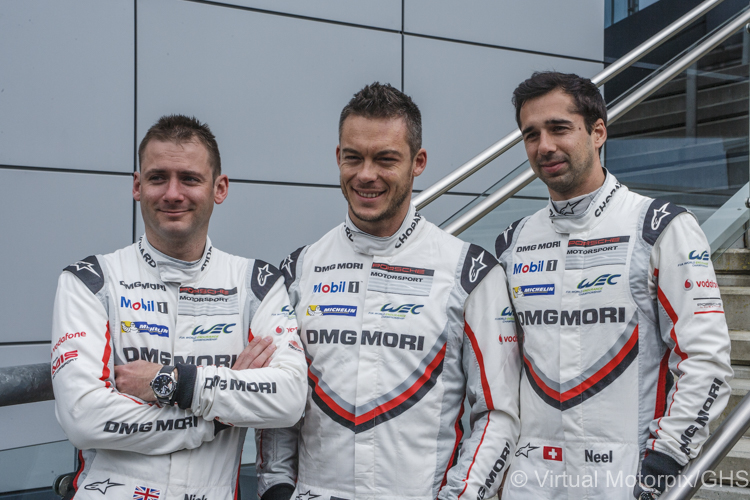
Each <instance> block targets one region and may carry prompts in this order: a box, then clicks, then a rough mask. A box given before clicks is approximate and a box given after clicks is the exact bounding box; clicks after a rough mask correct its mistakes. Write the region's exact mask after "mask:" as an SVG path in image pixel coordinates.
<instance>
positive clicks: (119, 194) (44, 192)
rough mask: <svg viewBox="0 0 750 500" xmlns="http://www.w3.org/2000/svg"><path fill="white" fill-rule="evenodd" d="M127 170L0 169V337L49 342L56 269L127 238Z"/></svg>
mask: <svg viewBox="0 0 750 500" xmlns="http://www.w3.org/2000/svg"><path fill="white" fill-rule="evenodd" d="M131 182H132V181H131V179H130V177H127V176H116V175H95V174H74V173H59V172H37V171H24V170H12V169H0V214H2V215H0V221H1V222H0V226H2V228H3V235H4V237H5V238H6V240H7V241H9V242H12V244H7V245H3V246H2V247H0V260H2V262H5V263H6V265H4V266H2V269H1V270H0V282H2V283H4V284H5V285H6V286H4V287H3V288H2V291H0V302H1V303H2V304H3V330H2V334H0V342H23V341H36V340H49V339H50V327H51V325H52V323H51V321H52V303H53V300H54V297H55V289H56V287H57V277H58V276H59V275H60V273H61V272H62V269H63V268H64V267H65V266H67V265H68V264H70V263H71V262H74V261H76V260H78V259H82V258H84V257H86V256H87V255H91V254H94V253H107V252H111V251H113V250H115V249H117V248H120V247H123V246H125V245H127V244H128V243H130V241H131V239H132V219H133V217H132V197H131V194H130V191H131V189H130V186H131Z"/></svg>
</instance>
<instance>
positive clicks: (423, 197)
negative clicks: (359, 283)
mask: <svg viewBox="0 0 750 500" xmlns="http://www.w3.org/2000/svg"><path fill="white" fill-rule="evenodd" d="M722 1H723V0H707V1H705V2H702V3H701V4H700V5H698V6H696V7H695V8H694V9H692V10H691V11H690V12H688V13H687V14H685V15H684V16H682V17H680V18H679V19H677V20H676V21H675V22H673V23H672V24H670V25H669V26H667V27H666V28H664V29H663V30H661V31H660V32H659V33H657V34H656V35H654V36H652V37H651V38H649V39H648V40H646V41H645V42H643V43H642V44H640V45H639V46H638V47H636V48H634V49H633V50H631V51H630V52H628V53H627V54H625V55H624V56H623V57H621V58H620V59H618V60H617V61H616V62H614V63H612V64H610V65H609V66H607V67H606V68H605V69H604V70H603V71H601V72H600V73H599V74H597V75H596V76H595V77H593V78H592V79H591V81H592V82H593V83H594V84H595V85H596V86H597V87H599V86H601V85H603V84H604V83H605V82H607V81H609V80H610V79H612V78H614V77H615V76H617V75H618V74H620V73H621V72H622V71H624V70H625V69H627V68H629V67H630V66H631V65H633V63H635V62H637V61H638V60H639V59H641V58H642V57H643V56H645V55H646V54H648V53H649V52H651V51H652V50H654V49H655V48H657V47H659V46H660V45H661V44H663V43H664V42H666V41H667V40H669V39H670V38H672V37H673V36H675V35H676V34H677V33H679V32H680V31H682V30H683V29H685V28H686V27H687V26H689V25H690V24H692V23H693V22H695V21H696V20H697V19H698V18H700V17H701V16H702V15H704V14H705V13H706V12H708V11H709V10H711V9H713V8H714V7H716V6H717V5H719V4H720V3H721V2H722ZM519 142H521V131H520V130H515V131H513V132H511V133H510V134H508V135H506V136H505V137H503V138H502V139H500V140H499V141H497V142H496V143H495V144H493V145H492V146H490V147H489V148H487V149H485V150H484V151H482V152H481V153H479V154H478V155H477V156H475V157H474V158H472V159H471V160H469V161H467V162H466V163H464V164H463V165H461V166H460V167H458V168H457V169H456V170H454V171H453V172H451V173H450V174H448V175H446V176H445V177H443V178H442V179H440V180H439V181H437V182H436V183H435V184H433V185H432V186H430V187H428V188H427V189H425V190H424V191H422V192H421V193H419V194H417V195H416V196H414V197H413V198H412V203H413V204H414V205H415V206H416V207H417V210H421V209H422V208H424V207H426V206H427V205H429V204H430V203H432V202H433V201H435V200H436V199H437V198H438V197H439V196H440V195H442V194H443V193H445V192H446V191H448V190H449V189H451V188H452V187H454V186H456V185H458V184H460V183H461V182H463V181H464V180H465V179H467V178H468V177H470V176H471V175H473V174H474V173H476V172H477V171H479V170H480V169H481V168H483V167H484V166H486V165H487V164H488V163H490V162H491V161H492V160H494V159H495V158H497V157H498V156H500V155H502V154H503V153H505V152H506V151H508V150H509V149H510V148H512V147H513V146H515V145H516V144H518V143H519Z"/></svg>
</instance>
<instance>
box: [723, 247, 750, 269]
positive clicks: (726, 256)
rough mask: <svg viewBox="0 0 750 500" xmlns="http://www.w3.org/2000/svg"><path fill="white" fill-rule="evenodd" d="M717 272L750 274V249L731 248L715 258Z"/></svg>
mask: <svg viewBox="0 0 750 500" xmlns="http://www.w3.org/2000/svg"><path fill="white" fill-rule="evenodd" d="M714 269H715V270H716V273H717V274H723V273H731V274H750V250H748V249H747V248H729V249H727V250H726V251H725V252H724V253H723V254H721V255H720V256H719V257H717V258H716V260H714Z"/></svg>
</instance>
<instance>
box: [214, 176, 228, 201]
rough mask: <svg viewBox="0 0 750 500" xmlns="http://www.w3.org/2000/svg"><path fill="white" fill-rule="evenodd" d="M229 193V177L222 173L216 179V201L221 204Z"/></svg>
mask: <svg viewBox="0 0 750 500" xmlns="http://www.w3.org/2000/svg"><path fill="white" fill-rule="evenodd" d="M228 195H229V177H227V176H226V175H224V174H221V175H220V176H218V177H217V178H216V180H215V181H214V203H216V204H217V205H221V204H222V203H224V200H226V199H227V196H228Z"/></svg>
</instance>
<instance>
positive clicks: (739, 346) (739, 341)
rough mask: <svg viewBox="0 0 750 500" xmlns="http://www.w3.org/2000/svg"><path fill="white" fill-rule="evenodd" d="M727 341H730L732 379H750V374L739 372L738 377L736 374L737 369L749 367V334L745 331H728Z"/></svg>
mask: <svg viewBox="0 0 750 500" xmlns="http://www.w3.org/2000/svg"><path fill="white" fill-rule="evenodd" d="M729 339H730V340H731V341H732V367H733V368H734V377H735V378H748V379H750V373H748V374H747V375H745V374H744V372H741V373H742V375H739V372H738V369H739V368H741V367H742V365H750V332H748V331H746V330H729Z"/></svg>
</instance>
